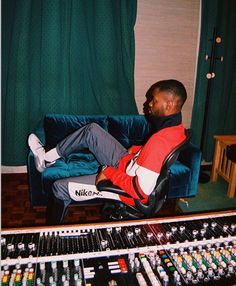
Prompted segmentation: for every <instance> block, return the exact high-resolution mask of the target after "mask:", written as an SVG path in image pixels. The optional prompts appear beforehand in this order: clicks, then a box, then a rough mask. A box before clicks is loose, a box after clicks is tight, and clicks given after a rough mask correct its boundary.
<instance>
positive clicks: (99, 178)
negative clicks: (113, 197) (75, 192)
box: [95, 172, 107, 185]
mask: <svg viewBox="0 0 236 286" xmlns="http://www.w3.org/2000/svg"><path fill="white" fill-rule="evenodd" d="M103 180H107V177H106V176H105V175H104V174H103V172H100V173H98V174H97V176H96V181H95V184H96V185H97V184H98V183H99V182H100V181H103Z"/></svg>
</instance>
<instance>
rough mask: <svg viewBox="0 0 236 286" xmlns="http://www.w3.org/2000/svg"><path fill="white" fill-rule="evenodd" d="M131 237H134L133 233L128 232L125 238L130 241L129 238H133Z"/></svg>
mask: <svg viewBox="0 0 236 286" xmlns="http://www.w3.org/2000/svg"><path fill="white" fill-rule="evenodd" d="M133 236H134V233H133V232H132V231H128V233H127V237H128V238H129V239H131V238H133Z"/></svg>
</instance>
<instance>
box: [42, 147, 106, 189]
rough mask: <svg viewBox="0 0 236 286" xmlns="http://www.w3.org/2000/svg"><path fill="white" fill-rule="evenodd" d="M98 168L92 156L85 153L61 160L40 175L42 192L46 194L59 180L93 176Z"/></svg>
mask: <svg viewBox="0 0 236 286" xmlns="http://www.w3.org/2000/svg"><path fill="white" fill-rule="evenodd" d="M99 167H100V165H99V163H98V162H97V160H96V159H95V157H94V156H93V154H92V153H89V152H86V151H84V152H80V153H76V154H71V155H70V156H68V157H67V158H66V159H62V158H61V159H59V160H57V161H56V163H55V164H53V165H51V166H50V167H48V168H46V169H45V171H44V172H43V173H42V182H43V190H44V192H45V193H48V192H49V191H50V190H51V187H52V184H53V183H54V182H55V181H57V180H59V179H64V178H69V177H78V176H82V175H89V174H95V173H97V172H98V169H99Z"/></svg>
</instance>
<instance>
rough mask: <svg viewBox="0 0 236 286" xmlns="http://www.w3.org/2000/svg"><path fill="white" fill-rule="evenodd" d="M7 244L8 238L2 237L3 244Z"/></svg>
mask: <svg viewBox="0 0 236 286" xmlns="http://www.w3.org/2000/svg"><path fill="white" fill-rule="evenodd" d="M5 244H6V238H5V237H1V245H5Z"/></svg>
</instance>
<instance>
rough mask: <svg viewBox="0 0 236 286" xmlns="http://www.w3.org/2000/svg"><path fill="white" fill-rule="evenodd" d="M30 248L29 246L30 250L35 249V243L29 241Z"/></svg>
mask: <svg viewBox="0 0 236 286" xmlns="http://www.w3.org/2000/svg"><path fill="white" fill-rule="evenodd" d="M28 248H29V250H35V243H33V242H29V243H28Z"/></svg>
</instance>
